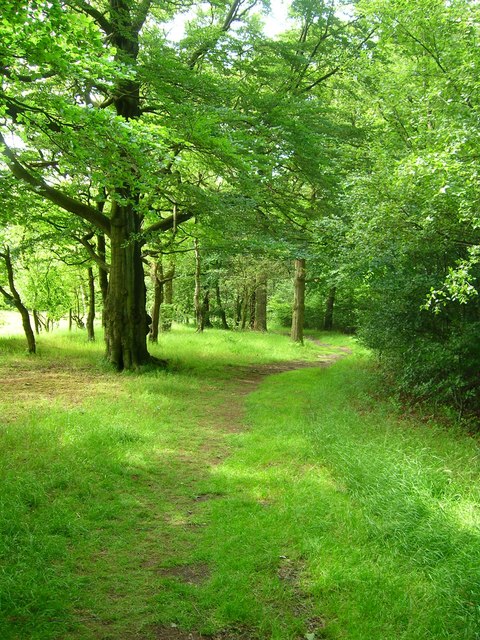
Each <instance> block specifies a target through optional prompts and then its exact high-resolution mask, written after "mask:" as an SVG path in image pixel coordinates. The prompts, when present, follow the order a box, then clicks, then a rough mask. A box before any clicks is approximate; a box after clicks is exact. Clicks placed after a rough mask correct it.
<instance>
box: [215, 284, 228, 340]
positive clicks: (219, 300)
mask: <svg viewBox="0 0 480 640" xmlns="http://www.w3.org/2000/svg"><path fill="white" fill-rule="evenodd" d="M215 295H216V298H217V308H218V315H219V316H220V321H221V323H222V329H226V330H228V329H229V326H228V322H227V315H226V313H225V309H224V307H223V304H222V296H221V295H220V285H219V284H217V286H216V287H215Z"/></svg>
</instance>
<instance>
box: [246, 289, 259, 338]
mask: <svg viewBox="0 0 480 640" xmlns="http://www.w3.org/2000/svg"><path fill="white" fill-rule="evenodd" d="M256 298H257V296H256V292H255V286H254V287H253V289H252V291H251V292H250V295H249V298H248V311H249V320H248V326H249V327H250V329H253V328H254V326H255V311H256Z"/></svg>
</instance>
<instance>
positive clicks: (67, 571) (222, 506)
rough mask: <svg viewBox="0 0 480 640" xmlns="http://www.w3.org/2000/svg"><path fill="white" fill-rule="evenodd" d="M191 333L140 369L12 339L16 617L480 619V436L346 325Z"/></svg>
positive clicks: (113, 620)
mask: <svg viewBox="0 0 480 640" xmlns="http://www.w3.org/2000/svg"><path fill="white" fill-rule="evenodd" d="M218 336H221V337H218ZM180 338H181V341H180ZM180 338H176V337H175V336H172V337H171V338H169V339H171V340H172V345H173V346H171V352H172V354H173V353H176V354H177V356H172V357H171V358H169V359H170V367H169V370H168V371H166V372H165V371H153V370H152V371H150V372H148V371H147V372H145V373H144V374H143V375H141V376H137V375H125V374H124V375H121V376H119V375H118V374H114V373H112V372H110V371H109V370H108V369H106V368H102V366H98V364H97V365H96V366H95V364H93V366H92V363H94V362H98V361H97V360H96V358H97V356H98V353H99V350H100V349H101V346H98V345H97V346H92V345H84V344H82V345H80V344H79V343H78V341H75V340H73V341H72V340H70V339H64V341H63V342H62V341H61V340H60V341H57V342H55V340H53V339H52V340H51V341H50V342H49V343H48V344H46V346H45V347H44V348H43V353H42V350H41V353H40V355H39V357H36V358H27V357H25V356H24V355H22V354H21V349H20V348H19V345H20V344H21V341H20V339H17V338H15V339H11V340H10V341H7V342H5V343H4V344H3V345H2V344H0V348H1V347H2V346H3V347H4V354H5V355H6V358H5V359H4V361H3V362H2V361H0V388H1V391H2V393H1V396H0V411H1V413H0V416H1V418H2V419H1V424H0V441H1V442H0V444H1V448H0V455H1V458H2V459H1V460H0V469H1V470H2V471H1V475H2V486H3V488H2V492H1V494H0V515H1V517H0V534H1V536H0V638H1V639H2V640H321V639H322V638H329V639H330V638H331V639H338V640H344V639H345V640H397V639H399V638H401V639H402V640H423V639H427V638H432V639H435V640H440V639H441V640H443V639H445V640H447V639H456V638H458V639H459V640H474V639H476V638H478V634H477V632H478V628H479V620H480V617H479V616H480V594H479V589H478V584H479V580H478V578H479V577H480V575H479V574H480V572H479V570H478V566H479V563H478V561H479V560H480V544H479V541H480V535H479V529H478V526H479V519H478V512H477V509H478V504H479V496H478V495H477V494H478V482H477V481H478V478H479V475H480V474H479V464H478V456H479V449H478V443H477V442H475V441H473V440H472V439H471V438H466V437H465V436H464V435H463V434H458V433H453V434H450V433H445V432H444V430H443V429H441V428H439V429H437V428H436V427H435V426H434V425H433V424H432V423H430V422H428V423H423V424H422V423H421V421H420V423H418V422H416V423H415V424H414V423H413V422H412V421H411V420H410V418H408V419H402V418H401V417H400V416H396V415H395V414H396V413H397V411H396V409H395V408H394V407H393V406H392V405H390V406H388V405H382V402H381V401H380V400H378V399H377V398H375V396H370V395H367V394H369V393H370V390H369V387H368V384H370V383H367V382H366V381H367V379H368V380H370V377H369V376H370V373H368V372H367V373H366V374H365V369H361V368H357V369H352V368H351V365H350V364H349V363H350V361H353V360H355V357H357V356H355V355H354V356H349V354H351V348H350V345H349V344H348V340H345V338H339V337H335V339H334V340H333V344H330V343H327V342H326V340H327V339H326V338H324V337H322V338H321V340H315V339H311V341H310V342H309V343H308V344H306V346H305V348H304V350H303V351H298V349H297V351H295V349H293V348H292V347H291V346H288V347H287V346H284V343H283V342H282V340H285V339H284V338H283V337H281V336H265V337H260V336H247V337H242V336H236V335H234V334H231V335H227V334H220V333H218V334H216V333H214V332H212V333H211V334H210V337H209V334H207V335H206V336H205V337H203V338H199V337H198V336H191V335H187V334H185V335H184V336H181V337H180ZM175 340H178V342H175ZM189 341H190V342H189ZM220 341H221V344H220ZM180 344H182V345H183V347H182V348H184V349H185V351H184V353H182V352H181V348H180V346H179V345H180ZM219 344H220V346H219ZM286 344H287V341H286V340H285V345H286ZM347 345H348V346H347ZM164 348H165V349H166V350H167V351H168V349H169V348H170V347H169V345H168V342H167V344H166V345H164ZM195 349H196V351H195ZM228 349H230V352H229V354H230V355H228V356H227V355H225V353H226V351H228ZM89 350H90V351H89ZM186 353H189V354H190V355H189V356H188V359H187V357H186V356H185V354H186ZM297 353H298V356H301V357H302V359H300V358H299V357H298V356H297V357H295V355H296V354H297ZM192 354H193V355H192ZM347 356H348V357H347ZM167 357H169V356H168V353H167ZM286 358H290V359H289V360H287V359H286ZM352 359H353V360H352ZM340 360H343V362H342V363H340V362H339V361H340ZM360 360H361V358H360ZM252 362H254V363H255V364H251V363H252ZM332 365H335V366H332ZM342 365H345V366H342ZM362 366H363V365H362ZM367 369H368V367H367ZM362 371H363V373H362ZM277 374H283V375H281V376H280V375H277ZM362 375H365V376H366V377H365V380H364V381H362V379H361V378H362ZM380 405H382V406H380ZM424 472H425V473H424ZM423 473H424V475H422V474H423ZM447 516H448V517H447ZM467 558H468V561H467V560H466V559H467ZM418 602H420V603H421V606H420V607H417V605H416V603H418ZM477 604H478V608H477Z"/></svg>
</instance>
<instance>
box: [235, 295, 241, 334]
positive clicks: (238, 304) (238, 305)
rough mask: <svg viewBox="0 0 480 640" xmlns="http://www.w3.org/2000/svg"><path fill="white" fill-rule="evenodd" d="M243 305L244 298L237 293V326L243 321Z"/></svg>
mask: <svg viewBox="0 0 480 640" xmlns="http://www.w3.org/2000/svg"><path fill="white" fill-rule="evenodd" d="M242 307H243V300H242V298H241V297H240V296H239V295H237V297H236V299H235V326H236V327H239V326H240V323H241V321H242Z"/></svg>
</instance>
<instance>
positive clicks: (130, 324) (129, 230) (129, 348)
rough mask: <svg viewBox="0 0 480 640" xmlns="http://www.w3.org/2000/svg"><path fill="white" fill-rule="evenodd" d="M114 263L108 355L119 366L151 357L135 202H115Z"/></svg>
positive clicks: (107, 312)
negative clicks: (126, 203)
mask: <svg viewBox="0 0 480 640" xmlns="http://www.w3.org/2000/svg"><path fill="white" fill-rule="evenodd" d="M111 220H112V235H111V267H110V279H109V283H108V296H107V304H106V308H105V341H106V344H107V358H108V360H109V361H110V362H111V363H112V364H113V365H114V366H115V367H116V368H117V369H118V370H122V369H135V368H137V367H139V366H142V365H144V364H147V363H149V362H150V361H151V357H150V354H149V353H148V350H147V334H148V331H149V322H150V317H149V316H148V315H147V311H146V306H145V305H146V289H145V279H144V273H143V262H142V254H141V245H140V242H139V241H138V240H137V239H136V238H137V237H138V234H139V233H140V224H141V221H140V218H139V216H138V215H137V214H136V213H135V211H134V210H133V207H132V205H119V204H117V203H115V202H113V203H112V218H111Z"/></svg>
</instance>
